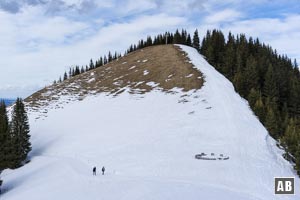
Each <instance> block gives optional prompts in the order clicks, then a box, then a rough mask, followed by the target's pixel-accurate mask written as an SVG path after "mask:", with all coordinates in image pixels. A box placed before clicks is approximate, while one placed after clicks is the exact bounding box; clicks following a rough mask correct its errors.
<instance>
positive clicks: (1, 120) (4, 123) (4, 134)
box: [0, 100, 9, 172]
mask: <svg viewBox="0 0 300 200" xmlns="http://www.w3.org/2000/svg"><path fill="white" fill-rule="evenodd" d="M8 132H9V127H8V117H7V111H6V105H5V102H4V101H3V100H1V101H0V172H1V171H2V170H3V169H5V168H7V167H8V165H9V164H8V161H7V156H8V153H9V152H8V148H9V135H8Z"/></svg>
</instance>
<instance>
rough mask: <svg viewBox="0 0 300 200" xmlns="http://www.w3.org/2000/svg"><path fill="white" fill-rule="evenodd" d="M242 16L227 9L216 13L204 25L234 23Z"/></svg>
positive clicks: (206, 18)
mask: <svg viewBox="0 0 300 200" xmlns="http://www.w3.org/2000/svg"><path fill="white" fill-rule="evenodd" d="M241 16H242V14H241V13H240V12H238V11H236V10H233V9H225V10H222V11H219V12H215V13H213V14H211V15H209V16H207V17H205V19H204V23H208V24H221V23H224V22H232V21H236V20H237V19H239V18H241Z"/></svg>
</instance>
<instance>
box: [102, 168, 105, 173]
mask: <svg viewBox="0 0 300 200" xmlns="http://www.w3.org/2000/svg"><path fill="white" fill-rule="evenodd" d="M104 172H105V167H104V166H103V167H102V175H104Z"/></svg>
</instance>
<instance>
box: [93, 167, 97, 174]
mask: <svg viewBox="0 0 300 200" xmlns="http://www.w3.org/2000/svg"><path fill="white" fill-rule="evenodd" d="M93 175H94V176H96V175H97V173H96V167H94V168H93Z"/></svg>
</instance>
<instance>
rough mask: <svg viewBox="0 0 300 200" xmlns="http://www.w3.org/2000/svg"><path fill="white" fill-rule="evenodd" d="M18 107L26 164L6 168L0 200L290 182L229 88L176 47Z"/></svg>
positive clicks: (263, 192)
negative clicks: (27, 135)
mask: <svg viewBox="0 0 300 200" xmlns="http://www.w3.org/2000/svg"><path fill="white" fill-rule="evenodd" d="M26 102H27V106H28V109H29V118H30V123H31V130H32V131H31V135H32V146H33V151H32V153H31V155H30V156H31V162H30V163H28V164H27V165H25V166H24V167H22V168H19V169H17V170H14V171H10V170H6V171H4V173H3V179H4V181H5V183H6V186H5V187H6V188H5V190H6V192H5V194H3V196H1V199H3V200H9V199H14V200H19V199H22V200H23V199H32V200H35V199H36V200H40V199H44V200H47V199H49V200H50V199H51V200H52V199H79V200H81V199H130V200H132V199H158V200H159V199H162V200H165V199H172V200H173V199H190V200H192V199H195V200H196V199H197V200H198V199H228V200H232V199H243V200H254V199H274V177H276V176H279V177H287V176H288V177H293V176H296V174H294V171H293V168H292V166H291V164H290V163H288V162H287V161H286V160H284V158H283V157H282V153H283V151H282V150H280V149H279V148H278V147H277V146H276V142H275V140H273V139H272V138H271V137H270V136H269V134H268V132H267V131H266V129H265V128H264V127H263V125H262V124H261V123H260V122H259V120H258V119H257V117H256V116H255V115H254V114H253V112H252V111H251V109H250V108H249V106H248V103H247V102H246V101H245V100H244V99H243V98H241V97H240V96H239V95H238V94H237V93H236V92H235V90H234V87H233V85H232V84H231V82H230V81H228V80H227V79H226V78H225V77H224V76H223V75H221V74H220V73H218V72H217V71H216V70H215V69H214V68H213V67H212V66H211V65H209V64H208V63H207V62H206V61H205V59H204V58H203V57H202V56H201V55H200V54H199V53H198V52H197V51H196V50H195V49H193V48H191V47H187V46H184V45H175V46H173V45H161V46H153V47H148V48H145V49H141V50H138V51H136V52H133V53H130V54H128V55H127V56H125V57H122V58H120V59H118V60H116V61H114V62H111V63H109V64H107V65H105V66H103V67H100V68H97V69H95V70H92V71H88V72H86V73H83V74H80V75H78V76H75V77H73V78H71V79H68V80H67V81H64V82H62V83H60V84H54V85H52V86H49V87H46V88H44V89H43V90H41V91H39V92H37V93H35V94H33V95H32V96H30V97H28V98H27V99H26ZM94 166H96V167H97V169H98V171H100V169H101V168H102V166H105V169H106V171H105V175H100V173H99V175H97V176H93V172H92V169H93V167H94ZM295 181H296V182H295V185H296V186H297V185H299V184H300V182H299V178H295ZM45 194H47V195H45ZM299 197H300V193H299V190H297V189H296V195H293V196H278V197H276V199H299Z"/></svg>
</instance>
